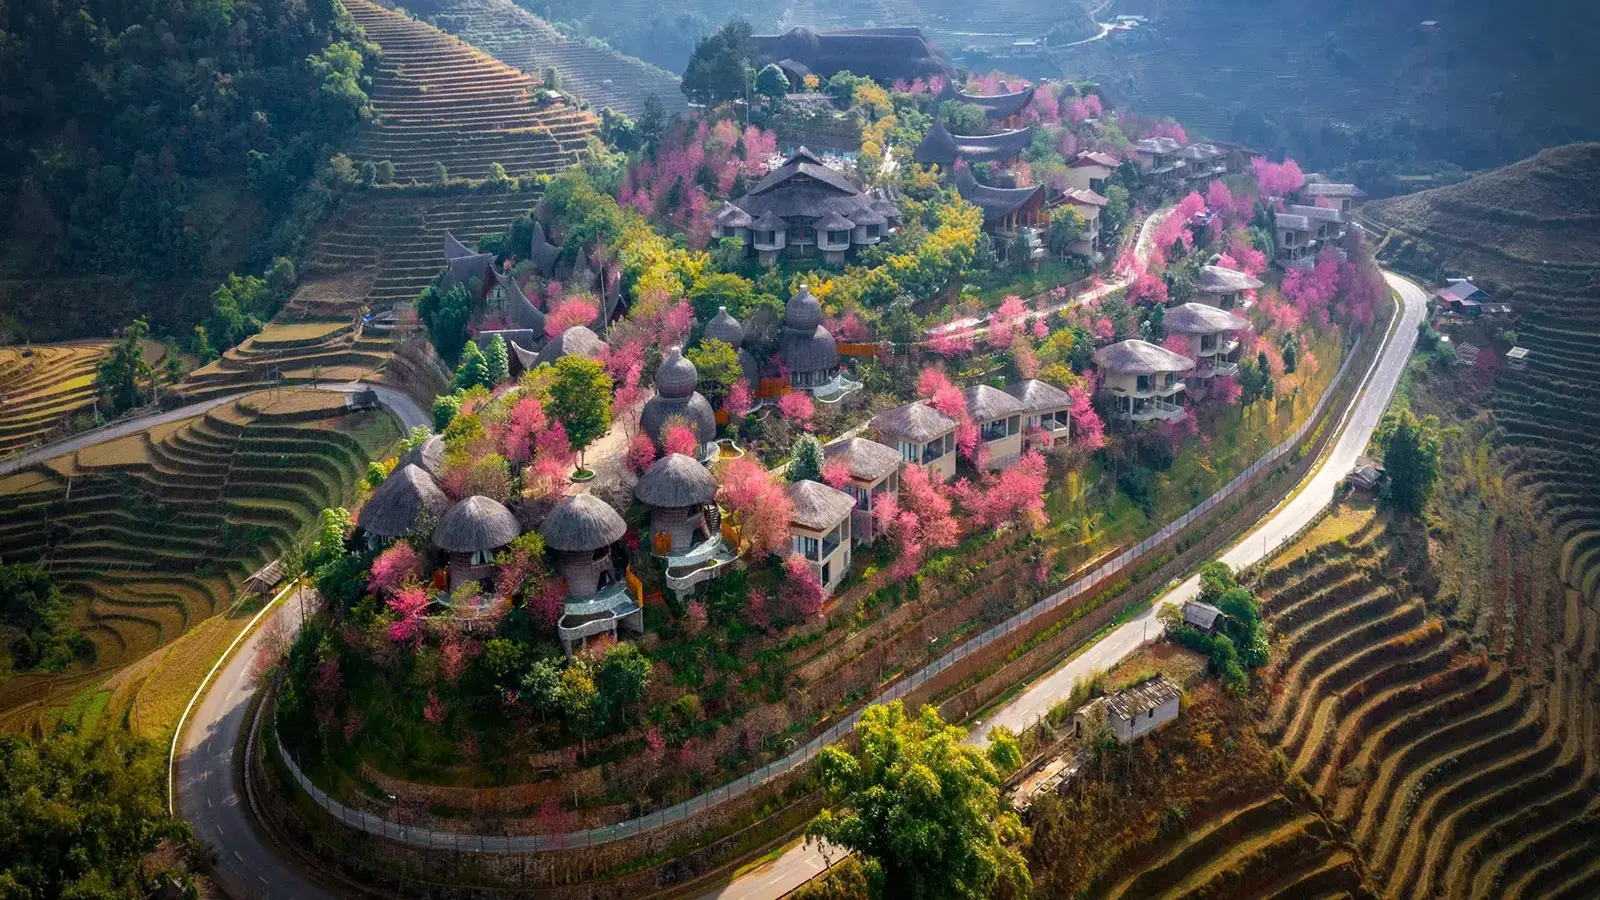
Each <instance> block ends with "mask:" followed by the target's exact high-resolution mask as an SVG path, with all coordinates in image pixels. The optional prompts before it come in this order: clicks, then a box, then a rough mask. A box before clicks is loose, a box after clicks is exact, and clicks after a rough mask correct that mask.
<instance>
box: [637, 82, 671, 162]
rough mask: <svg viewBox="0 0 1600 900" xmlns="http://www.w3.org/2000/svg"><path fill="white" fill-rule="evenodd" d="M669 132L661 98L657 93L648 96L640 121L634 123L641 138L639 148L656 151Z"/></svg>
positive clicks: (645, 99) (640, 114)
mask: <svg viewBox="0 0 1600 900" xmlns="http://www.w3.org/2000/svg"><path fill="white" fill-rule="evenodd" d="M666 130H667V114H666V111H665V110H664V109H662V107H661V97H660V96H659V95H657V94H655V93H651V94H647V95H646V96H645V98H644V110H643V111H642V112H640V113H639V120H638V121H637V122H635V123H634V133H635V134H637V135H638V137H639V146H640V147H642V148H644V149H646V150H650V151H654V150H655V148H656V146H657V145H659V144H660V143H661V136H662V135H663V134H665V133H666Z"/></svg>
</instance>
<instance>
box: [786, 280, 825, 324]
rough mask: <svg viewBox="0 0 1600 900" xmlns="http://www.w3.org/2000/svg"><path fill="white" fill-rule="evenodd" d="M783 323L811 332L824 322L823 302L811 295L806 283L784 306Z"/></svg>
mask: <svg viewBox="0 0 1600 900" xmlns="http://www.w3.org/2000/svg"><path fill="white" fill-rule="evenodd" d="M783 323H784V324H785V325H787V326H788V327H790V328H792V329H794V330H795V331H803V332H810V331H811V330H812V329H814V328H816V327H817V326H818V325H821V324H822V303H821V302H820V301H819V300H817V298H816V297H813V296H811V291H809V290H807V289H806V286H805V285H803V284H802V285H800V290H799V291H796V292H795V295H794V296H793V297H790V298H789V302H788V304H786V305H785V306H784V308H783Z"/></svg>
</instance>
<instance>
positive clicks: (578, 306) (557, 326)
mask: <svg viewBox="0 0 1600 900" xmlns="http://www.w3.org/2000/svg"><path fill="white" fill-rule="evenodd" d="M599 316H600V308H599V307H598V306H596V305H595V303H594V301H593V300H590V299H588V298H586V297H583V296H581V295H580V296H573V297H568V298H567V299H565V300H563V301H561V303H560V305H559V306H557V307H556V308H555V309H554V310H553V311H551V313H550V314H549V315H548V316H546V317H545V320H544V333H545V334H546V335H547V336H549V337H552V338H558V337H560V336H561V335H562V334H563V333H564V332H566V330H567V329H569V328H576V327H577V326H579V325H582V326H585V327H587V326H589V325H593V324H594V321H595V319H597V318H599Z"/></svg>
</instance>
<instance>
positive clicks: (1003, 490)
mask: <svg viewBox="0 0 1600 900" xmlns="http://www.w3.org/2000/svg"><path fill="white" fill-rule="evenodd" d="M1046 476H1047V468H1046V466H1045V461H1044V457H1043V456H1042V455H1040V453H1039V452H1038V451H1037V450H1029V451H1028V452H1027V453H1024V454H1022V458H1021V459H1019V460H1018V461H1017V463H1016V465H1013V466H1010V467H1008V468H1005V469H1002V470H1000V471H999V472H996V473H992V474H990V475H989V476H987V477H986V478H985V479H984V483H983V490H982V497H981V500H980V501H979V504H980V505H979V509H978V510H977V511H976V512H977V513H978V518H979V519H980V521H982V522H983V523H984V524H987V525H990V526H999V525H1006V524H1009V523H1011V522H1018V523H1021V524H1022V525H1023V526H1024V527H1025V528H1027V529H1028V530H1030V531H1038V530H1039V529H1041V528H1043V527H1044V526H1045V525H1046V524H1047V523H1048V521H1049V520H1048V518H1047V517H1046V516H1045V514H1044V488H1045V480H1046Z"/></svg>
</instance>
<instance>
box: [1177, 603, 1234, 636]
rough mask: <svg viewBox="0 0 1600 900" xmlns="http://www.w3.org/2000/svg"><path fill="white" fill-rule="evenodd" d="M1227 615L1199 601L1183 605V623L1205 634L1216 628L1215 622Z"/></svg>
mask: <svg viewBox="0 0 1600 900" xmlns="http://www.w3.org/2000/svg"><path fill="white" fill-rule="evenodd" d="M1226 617H1227V615H1226V614H1225V613H1224V612H1223V611H1222V610H1220V609H1217V608H1216V607H1215V606H1212V605H1211V604H1209V603H1202V602H1200V601H1199V600H1187V601H1185V602H1184V604H1183V623H1184V624H1185V625H1192V626H1194V627H1195V628H1198V629H1200V630H1201V631H1204V632H1206V633H1208V634H1209V633H1211V632H1212V631H1214V630H1215V629H1216V627H1217V620H1218V619H1222V618H1226Z"/></svg>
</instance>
